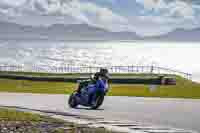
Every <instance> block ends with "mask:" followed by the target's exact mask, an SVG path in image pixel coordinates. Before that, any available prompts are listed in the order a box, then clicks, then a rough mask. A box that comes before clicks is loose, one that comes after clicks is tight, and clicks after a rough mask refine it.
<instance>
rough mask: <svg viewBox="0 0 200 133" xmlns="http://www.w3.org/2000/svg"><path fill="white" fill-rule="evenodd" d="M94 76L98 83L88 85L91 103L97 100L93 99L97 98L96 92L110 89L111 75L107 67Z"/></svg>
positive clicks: (89, 101)
mask: <svg viewBox="0 0 200 133" xmlns="http://www.w3.org/2000/svg"><path fill="white" fill-rule="evenodd" d="M94 78H95V80H96V83H95V84H93V85H89V86H88V87H87V89H88V93H89V100H88V103H89V104H92V101H95V100H93V99H94V98H95V94H96V92H102V93H104V92H107V91H108V79H109V75H108V70H107V69H101V70H100V72H98V73H96V74H95V77H94Z"/></svg>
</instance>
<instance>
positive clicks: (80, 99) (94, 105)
mask: <svg viewBox="0 0 200 133" xmlns="http://www.w3.org/2000/svg"><path fill="white" fill-rule="evenodd" d="M89 89H90V88H87V87H86V88H83V89H81V90H80V91H79V92H78V91H77V90H76V91H74V92H73V93H72V94H71V95H70V97H69V100H68V104H69V106H70V107H71V108H76V107H77V106H78V105H82V106H86V107H90V108H91V109H98V108H99V107H100V106H101V105H102V104H103V101H104V97H105V95H106V93H107V89H104V91H96V92H95V93H94V94H93V96H92V99H90V98H91V97H90V96H91V95H90V93H89ZM90 101H91V102H90Z"/></svg>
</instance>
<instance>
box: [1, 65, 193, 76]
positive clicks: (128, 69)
mask: <svg viewBox="0 0 200 133" xmlns="http://www.w3.org/2000/svg"><path fill="white" fill-rule="evenodd" d="M101 68H102V67H93V66H71V65H67V66H61V67H56V66H37V65H33V66H25V65H0V71H11V72H45V73H46V72H47V73H95V72H97V71H99V70H100V69H101ZM104 68H107V69H109V72H110V73H152V74H174V75H179V76H182V77H184V78H187V79H192V74H190V73H186V72H181V71H178V70H173V69H169V68H164V67H157V66H134V65H132V66H111V67H104Z"/></svg>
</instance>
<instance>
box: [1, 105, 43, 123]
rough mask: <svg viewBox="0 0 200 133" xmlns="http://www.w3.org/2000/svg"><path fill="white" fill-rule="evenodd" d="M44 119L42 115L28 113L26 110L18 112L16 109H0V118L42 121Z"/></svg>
mask: <svg viewBox="0 0 200 133" xmlns="http://www.w3.org/2000/svg"><path fill="white" fill-rule="evenodd" d="M42 119H43V117H42V116H40V115H36V114H31V113H26V112H18V111H15V110H8V109H2V108H1V109H0V120H6V121H35V122H37V121H41V120H42Z"/></svg>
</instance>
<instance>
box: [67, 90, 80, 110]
mask: <svg viewBox="0 0 200 133" xmlns="http://www.w3.org/2000/svg"><path fill="white" fill-rule="evenodd" d="M68 105H69V107H71V108H76V107H77V106H78V102H77V100H76V93H73V94H71V95H70V97H69V100H68Z"/></svg>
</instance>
